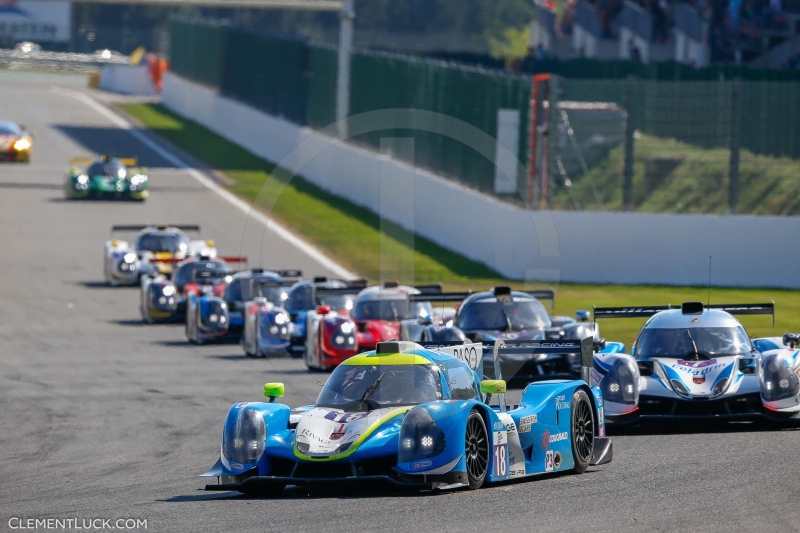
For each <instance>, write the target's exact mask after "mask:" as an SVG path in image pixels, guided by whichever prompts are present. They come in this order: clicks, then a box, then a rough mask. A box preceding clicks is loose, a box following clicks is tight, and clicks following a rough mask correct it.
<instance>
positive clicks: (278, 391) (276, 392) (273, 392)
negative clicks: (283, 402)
mask: <svg viewBox="0 0 800 533" xmlns="http://www.w3.org/2000/svg"><path fill="white" fill-rule="evenodd" d="M284 392H285V388H284V386H283V383H265V384H264V396H266V397H267V398H269V403H272V402H274V401H275V398H283V394H284Z"/></svg>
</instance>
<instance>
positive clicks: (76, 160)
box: [69, 157, 139, 168]
mask: <svg viewBox="0 0 800 533" xmlns="http://www.w3.org/2000/svg"><path fill="white" fill-rule="evenodd" d="M117 159H118V160H119V162H120V163H122V164H123V165H125V166H126V167H128V168H131V167H135V166H137V165H138V164H139V162H138V161H137V160H136V158H135V157H119V158H117ZM95 161H100V159H98V158H96V157H73V158H72V159H70V160H69V166H71V167H77V166H79V165H91V164H92V163H94V162H95Z"/></svg>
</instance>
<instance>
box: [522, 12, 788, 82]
mask: <svg viewBox="0 0 800 533" xmlns="http://www.w3.org/2000/svg"><path fill="white" fill-rule="evenodd" d="M536 1H537V3H536V8H535V11H536V14H535V17H534V20H533V22H532V24H531V33H532V45H533V46H534V47H541V48H542V49H543V50H545V51H546V52H547V53H548V54H549V55H550V57H554V58H559V59H571V58H575V57H586V58H590V59H601V60H612V59H623V60H633V61H640V62H642V63H649V62H656V61H677V62H680V63H684V64H688V65H692V66H695V67H705V66H708V65H709V64H711V63H734V64H751V65H753V66H761V67H772V68H781V67H785V66H791V63H792V60H793V58H794V57H795V56H797V55H798V53H800V0H770V1H769V2H756V1H755V0H743V1H742V2H740V3H739V6H740V7H739V9H735V8H734V9H731V2H729V1H726V0H714V1H705V2H703V1H692V2H689V1H677V0H660V1H650V2H642V1H634V0H578V1H577V2H574V3H568V5H567V8H566V9H565V10H564V12H563V13H562V14H561V15H560V16H557V15H556V12H555V9H554V6H553V4H552V2H548V1H546V0H536Z"/></svg>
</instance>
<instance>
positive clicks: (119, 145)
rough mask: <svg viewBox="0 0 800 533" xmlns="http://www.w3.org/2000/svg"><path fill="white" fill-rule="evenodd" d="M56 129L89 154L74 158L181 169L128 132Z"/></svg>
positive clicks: (90, 127)
mask: <svg viewBox="0 0 800 533" xmlns="http://www.w3.org/2000/svg"><path fill="white" fill-rule="evenodd" d="M54 127H55V129H57V130H58V131H60V132H61V133H63V134H65V135H66V136H68V137H69V138H70V139H72V140H73V141H75V142H76V143H77V144H80V145H81V146H82V147H83V148H85V149H86V150H87V152H88V154H75V155H74V157H81V156H91V154H105V155H110V156H116V157H135V158H137V159H138V162H139V164H140V165H142V166H144V167H157V168H179V167H176V166H175V164H174V163H171V162H170V161H168V160H166V159H164V158H163V157H161V156H159V155H158V154H156V153H155V152H153V150H151V149H150V148H148V147H147V146H145V145H144V144H143V143H142V142H141V141H139V140H138V139H136V138H135V137H134V136H133V135H131V133H130V132H129V131H127V130H123V129H119V128H110V127H109V128H103V127H93V126H74V125H71V124H57V125H55V126H54Z"/></svg>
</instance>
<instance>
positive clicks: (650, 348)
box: [635, 326, 753, 359]
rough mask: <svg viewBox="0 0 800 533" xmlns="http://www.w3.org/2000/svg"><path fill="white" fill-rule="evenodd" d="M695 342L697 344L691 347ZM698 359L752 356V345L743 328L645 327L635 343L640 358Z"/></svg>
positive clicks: (637, 355)
mask: <svg viewBox="0 0 800 533" xmlns="http://www.w3.org/2000/svg"><path fill="white" fill-rule="evenodd" d="M692 341H694V345H693V344H692ZM695 346H696V347H697V352H699V354H700V355H699V356H698V357H696V358H697V359H705V358H710V357H720V356H726V355H749V354H750V353H752V350H753V345H752V343H751V342H750V338H749V337H748V336H747V332H746V331H745V329H744V328H743V327H742V326H730V327H691V328H644V329H643V330H642V332H641V333H640V334H639V338H638V339H637V340H636V352H635V353H636V357H637V359H646V358H650V357H668V358H675V359H686V358H687V357H688V358H692V355H693V354H694V352H695V348H694V347H695Z"/></svg>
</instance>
